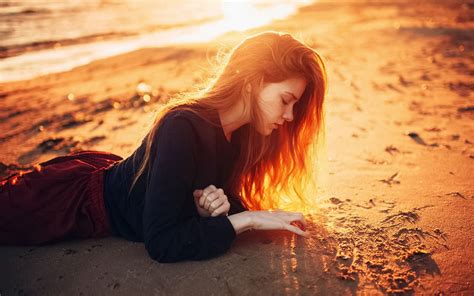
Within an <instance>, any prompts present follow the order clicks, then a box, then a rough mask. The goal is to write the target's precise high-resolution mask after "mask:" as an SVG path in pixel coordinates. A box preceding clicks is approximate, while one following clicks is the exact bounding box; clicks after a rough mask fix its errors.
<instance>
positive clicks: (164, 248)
mask: <svg viewBox="0 0 474 296" xmlns="http://www.w3.org/2000/svg"><path fill="white" fill-rule="evenodd" d="M145 249H146V250H147V252H148V255H149V256H150V258H151V259H153V260H155V261H158V262H159V263H174V262H178V261H179V259H178V258H176V257H175V256H173V255H172V254H171V253H170V251H169V250H170V247H169V246H168V244H166V243H164V242H160V240H159V239H146V240H145Z"/></svg>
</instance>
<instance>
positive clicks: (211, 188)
mask: <svg viewBox="0 0 474 296" xmlns="http://www.w3.org/2000/svg"><path fill="white" fill-rule="evenodd" d="M216 190H217V188H216V186H214V185H209V186H207V187H206V188H205V189H204V190H203V193H202V196H201V199H200V200H199V205H200V206H201V207H202V206H204V200H205V199H206V197H207V196H208V195H209V194H210V193H212V192H214V191H216Z"/></svg>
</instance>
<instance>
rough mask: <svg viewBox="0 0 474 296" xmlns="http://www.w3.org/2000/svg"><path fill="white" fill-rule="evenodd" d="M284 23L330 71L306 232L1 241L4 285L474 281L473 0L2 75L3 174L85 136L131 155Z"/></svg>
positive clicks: (322, 288) (377, 9) (211, 288)
mask: <svg viewBox="0 0 474 296" xmlns="http://www.w3.org/2000/svg"><path fill="white" fill-rule="evenodd" d="M265 30H275V31H285V32H289V33H292V34H294V35H295V36H296V37H298V38H301V39H302V40H304V41H305V42H307V43H308V44H309V45H311V46H312V47H314V48H315V49H316V50H317V51H318V52H319V53H320V54H321V55H322V56H323V58H324V61H325V63H326V67H327V71H328V85H329V89H328V95H327V97H326V103H325V104H326V106H325V108H326V110H325V121H326V122H325V123H326V124H325V149H324V150H325V153H324V155H322V160H321V169H320V174H321V176H320V178H319V184H318V186H319V191H318V193H317V194H316V195H315V196H313V197H308V198H311V199H314V200H316V201H317V204H318V206H317V208H316V209H314V210H313V211H312V213H311V214H310V215H308V216H307V220H308V223H309V224H308V232H309V234H310V236H309V238H302V237H296V236H294V235H292V234H290V233H289V232H284V231H266V232H264V231H251V232H246V233H243V234H241V235H239V236H238V237H237V239H236V240H235V242H234V244H233V245H232V248H231V249H230V250H229V251H228V252H227V253H225V254H224V255H222V256H219V257H217V258H213V259H211V260H206V261H202V262H181V263H176V264H160V263H158V262H154V261H153V260H151V259H150V258H149V256H148V254H147V252H146V250H145V248H144V245H143V244H142V243H133V242H128V241H125V240H123V239H120V238H114V237H110V238H104V239H94V240H93V239H89V240H81V241H66V242H60V243H55V244H51V245H45V246H34V247H31V246H26V247H11V246H0V265H1V266H2V268H0V294H1V295H95V294H100V295H108V294H114V295H129V294H136V295H140V294H145V295H150V294H157V295H183V294H185V295H186V294H193V295H261V294H265V295H282V294H288V295H385V294H390V295H411V294H415V295H473V293H474V273H473V270H474V228H473V223H472V217H473V214H474V181H473V177H472V176H473V173H472V172H473V171H474V170H473V169H474V101H473V90H474V84H473V79H472V77H473V75H474V68H473V65H474V63H473V61H474V51H473V49H474V33H473V30H474V4H473V3H472V2H468V1H444V2H440V1H423V2H414V1H347V2H341V1H331V2H324V1H323V2H318V3H315V4H312V5H309V6H305V7H302V8H301V9H300V10H299V12H298V13H297V14H295V15H292V16H290V17H288V18H286V19H282V20H275V21H273V22H272V23H271V24H268V25H265V26H263V27H258V28H254V29H250V30H247V31H242V32H231V33H226V34H224V35H222V36H219V37H218V38H217V39H215V40H213V41H211V42H205V43H188V44H179V45H176V46H172V45H171V46H166V47H162V48H143V49H139V50H136V51H132V52H129V53H124V54H121V55H117V56H113V57H108V58H106V59H101V60H97V61H94V62H91V63H89V64H87V65H83V66H79V67H77V68H74V69H72V70H70V71H67V72H60V73H53V74H48V75H44V76H41V77H37V78H33V79H30V80H24V81H15V82H4V83H0V106H1V108H0V127H1V131H2V132H1V135H0V151H2V153H1V156H0V174H1V176H2V177H5V176H7V175H9V174H11V173H12V172H15V171H18V170H21V171H25V172H26V171H28V170H29V169H32V168H33V166H34V164H36V163H39V162H42V161H46V160H48V159H50V158H52V157H55V156H60V155H65V154H67V153H69V152H72V151H77V150H100V151H108V152H112V153H114V154H117V155H120V156H122V157H127V156H128V155H130V154H131V153H132V152H133V151H134V150H135V149H136V148H137V147H138V145H139V144H140V142H141V140H142V139H143V137H144V136H145V134H146V133H147V131H148V129H149V127H150V125H151V124H152V122H153V114H154V113H153V112H154V110H156V108H157V107H158V106H159V104H162V103H164V102H167V101H168V100H170V99H172V98H173V97H175V96H177V95H178V94H179V93H181V92H186V91H193V90H195V89H196V87H197V86H198V85H200V84H202V83H204V82H205V81H206V79H208V78H209V75H210V74H211V73H210V71H209V69H210V68H211V67H212V66H213V65H214V64H215V60H214V59H213V57H214V56H215V55H216V54H217V53H218V52H219V51H220V50H222V49H230V48H231V47H232V46H234V45H236V44H238V42H240V41H241V40H242V39H243V38H244V37H245V36H249V35H251V34H254V33H258V32H262V31H265Z"/></svg>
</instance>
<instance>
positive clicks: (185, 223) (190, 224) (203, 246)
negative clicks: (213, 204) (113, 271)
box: [104, 110, 245, 262]
mask: <svg viewBox="0 0 474 296" xmlns="http://www.w3.org/2000/svg"><path fill="white" fill-rule="evenodd" d="M213 113H214V116H213V118H211V120H212V121H214V122H215V123H216V125H212V124H210V123H208V122H206V121H205V120H203V119H201V118H200V117H199V116H197V115H196V114H194V113H192V112H190V111H186V110H173V111H171V112H169V113H168V114H167V115H165V117H164V118H163V122H162V125H161V126H160V127H159V129H158V131H157V133H156V134H155V137H154V139H153V143H152V147H151V149H152V150H151V151H152V155H151V166H149V167H148V168H147V170H145V172H144V173H143V174H142V175H141V177H140V178H139V179H138V181H137V183H136V185H135V186H134V188H133V190H132V191H131V192H130V193H129V192H128V190H129V188H130V186H131V184H132V180H133V177H134V175H135V173H136V172H137V170H138V168H139V165H140V163H141V160H142V158H143V155H144V152H145V144H146V142H145V141H144V140H143V141H142V144H141V145H140V146H139V147H138V148H137V149H136V150H135V151H134V152H133V153H132V154H131V155H130V156H129V157H128V158H126V159H124V160H122V161H120V162H118V163H116V164H115V165H114V166H112V167H110V168H109V169H107V171H106V172H105V179H104V199H105V206H106V209H107V213H108V217H109V222H110V223H109V224H110V227H111V231H112V233H113V234H116V235H120V236H122V237H124V238H126V239H128V240H132V241H143V242H145V247H146V249H147V251H148V253H149V255H150V257H151V258H153V259H155V260H157V261H159V262H176V261H180V260H202V259H206V258H210V257H214V256H217V255H218V254H221V253H223V252H225V251H226V250H228V249H229V248H230V245H231V243H232V241H233V240H234V239H235V237H236V233H235V230H234V228H233V226H232V224H231V223H230V221H229V219H228V218H227V217H226V216H218V217H200V216H199V214H198V212H197V210H196V207H195V204H194V197H193V194H192V193H193V191H194V190H195V189H204V188H206V187H207V186H209V185H211V184H213V185H215V186H216V187H218V188H223V189H224V192H225V193H226V195H227V196H228V199H229V202H230V204H231V208H230V211H229V215H230V214H234V213H238V212H241V211H244V210H245V208H244V207H243V206H242V204H241V203H240V201H239V199H238V198H237V197H236V195H233V194H232V192H228V191H227V188H226V187H225V184H226V182H227V179H228V178H229V175H230V173H231V171H232V169H233V167H234V163H235V160H236V158H237V156H238V151H239V133H238V131H239V130H237V131H235V132H234V133H233V135H232V140H231V142H229V141H228V140H227V139H226V137H225V135H224V131H223V129H222V126H221V124H220V120H219V117H218V113H217V111H215V110H214V112H213ZM155 151H157V152H156V153H154V152H155Z"/></svg>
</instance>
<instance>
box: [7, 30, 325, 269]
mask: <svg viewBox="0 0 474 296" xmlns="http://www.w3.org/2000/svg"><path fill="white" fill-rule="evenodd" d="M325 90H326V74H325V69H324V65H323V63H322V60H321V59H320V57H319V55H318V54H317V53H316V52H315V51H314V50H313V49H311V48H310V47H308V46H307V45H305V44H303V43H301V42H300V41H298V40H296V39H295V38H293V37H292V36H291V35H289V34H282V33H276V32H265V33H261V34H257V35H254V36H252V37H249V38H247V39H245V40H244V41H243V42H241V43H240V44H239V45H237V46H236V47H235V48H234V49H233V50H232V51H231V52H230V54H229V55H228V56H227V58H226V60H225V61H224V63H223V66H222V67H221V68H220V70H219V71H218V73H217V75H216V76H215V77H214V78H213V79H212V80H211V81H210V83H209V85H208V87H207V88H206V89H204V90H203V91H202V93H200V94H199V95H194V96H190V97H187V98H181V99H179V100H174V101H171V102H170V103H168V104H166V105H165V106H163V107H162V109H161V110H160V111H159V112H158V114H157V116H156V119H155V122H154V124H153V126H152V128H151V129H150V131H149V132H148V134H147V135H146V137H145V138H144V139H143V141H142V144H141V145H140V146H139V147H138V148H137V150H136V151H135V152H134V153H133V154H132V155H130V156H129V157H128V158H126V159H122V158H121V157H119V156H116V155H113V154H111V153H106V152H98V151H82V152H77V153H72V154H70V155H67V156H62V157H57V158H54V159H52V160H50V161H47V162H45V163H42V164H40V165H37V166H36V167H35V170H33V171H31V172H28V173H27V174H24V175H19V174H16V175H13V176H10V177H9V178H7V179H5V180H3V181H2V186H1V187H0V203H1V209H0V243H3V244H41V243H46V242H51V241H57V240H62V239H65V238H70V237H103V236H106V235H109V234H113V235H119V236H122V237H124V238H126V239H128V240H132V241H143V242H144V243H145V247H146V249H147V251H148V253H149V254H150V256H151V257H152V258H153V259H155V260H158V261H159V262H175V261H179V260H201V259H205V258H210V257H213V256H216V255H218V254H221V253H223V252H225V251H226V250H227V249H229V247H230V245H231V243H232V241H233V240H234V239H235V237H236V235H237V234H239V233H241V232H243V231H246V230H248V229H259V230H271V229H286V230H289V231H291V232H293V233H296V234H298V235H302V236H306V235H307V234H306V233H305V232H304V230H302V229H300V228H299V227H297V226H296V225H295V222H296V223H301V224H303V225H304V224H305V220H304V217H303V215H302V214H301V213H296V212H285V211H280V210H277V211H271V210H270V211H264V210H263V209H273V208H275V207H276V206H278V205H279V204H278V203H277V201H276V200H275V199H272V196H275V194H277V193H281V192H285V193H287V198H286V201H287V202H288V203H290V204H291V203H292V202H298V201H300V200H301V195H302V193H303V190H304V188H305V186H306V185H307V183H308V182H309V181H310V180H311V175H312V169H313V167H312V166H313V165H314V162H312V161H311V159H312V153H313V151H312V150H311V147H313V146H314V143H315V142H316V139H317V135H318V132H319V131H320V127H321V124H322V107H323V101H324V95H325Z"/></svg>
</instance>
